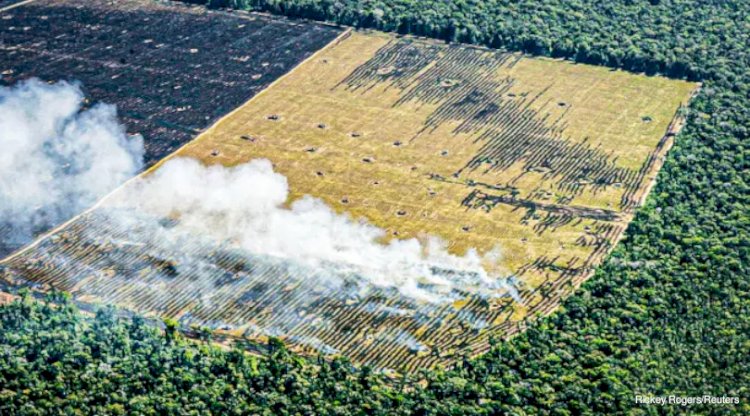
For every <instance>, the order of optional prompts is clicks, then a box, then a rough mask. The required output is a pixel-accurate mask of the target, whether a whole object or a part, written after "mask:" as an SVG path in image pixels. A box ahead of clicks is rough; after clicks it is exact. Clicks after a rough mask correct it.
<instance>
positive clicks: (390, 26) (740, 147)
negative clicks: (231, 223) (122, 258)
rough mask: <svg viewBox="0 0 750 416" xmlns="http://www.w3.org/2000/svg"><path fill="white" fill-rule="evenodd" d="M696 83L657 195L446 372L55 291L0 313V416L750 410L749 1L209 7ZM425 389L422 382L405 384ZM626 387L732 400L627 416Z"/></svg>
mask: <svg viewBox="0 0 750 416" xmlns="http://www.w3.org/2000/svg"><path fill="white" fill-rule="evenodd" d="M211 4H212V5H213V6H229V7H234V8H251V9H256V10H263V11H270V12H273V13H280V14H286V15H290V16H296V17H307V18H313V19H319V20H329V21H333V22H337V23H342V24H351V25H356V26H365V27H373V28H379V29H384V30H392V31H400V32H410V33H415V34H420V35H427V36H435V37H439V38H443V39H447V40H458V41H466V42H475V43H480V44H485V45H489V46H493V47H502V48H507V49H510V50H522V51H525V52H529V53H533V54H540V55H549V56H557V57H565V58H568V59H573V60H576V61H579V62H587V63H597V64H603V65H609V66H613V67H621V68H626V69H630V70H636V71H641V70H643V71H647V72H662V73H666V74H669V75H672V76H684V77H688V78H690V79H697V80H701V81H703V82H704V85H703V88H702V92H701V93H700V95H699V96H698V97H697V98H696V99H695V100H694V101H693V102H692V105H691V106H690V109H689V111H688V112H689V114H688V124H687V126H686V127H685V129H684V130H683V132H682V133H681V134H680V135H679V137H678V138H677V141H676V145H675V146H674V148H673V149H672V150H671V152H670V154H669V157H668V159H667V161H666V164H665V166H664V168H663V169H662V171H661V172H660V174H659V181H658V184H657V186H656V187H655V188H654V190H653V191H652V193H651V195H650V197H649V199H648V202H647V205H646V206H645V207H643V208H642V209H641V210H640V211H639V213H638V215H637V217H636V219H635V220H634V222H633V223H632V224H631V226H630V228H629V229H628V232H627V235H626V237H625V239H624V240H623V241H622V242H621V243H620V244H619V245H618V247H617V248H616V249H615V251H614V253H613V254H612V255H611V256H610V258H609V259H608V261H607V262H606V263H605V265H603V266H602V267H601V268H600V269H599V270H598V271H597V273H596V275H595V276H594V277H593V278H592V279H590V280H589V281H588V282H586V283H585V284H584V285H583V287H582V288H581V289H580V290H579V291H578V292H577V293H576V294H575V295H574V296H572V297H570V298H568V299H567V300H566V301H565V302H564V304H563V307H562V308H561V310H559V311H558V312H556V313H555V314H553V315H552V316H550V317H548V318H544V319H541V320H539V321H536V322H535V323H533V324H532V325H531V327H530V329H529V330H528V331H526V332H525V333H523V334H521V335H518V336H516V337H515V338H513V339H512V340H510V341H507V342H498V343H497V344H496V345H495V347H494V348H493V349H492V351H491V352H490V353H488V354H487V355H485V356H483V357H480V358H478V359H474V360H469V359H466V360H464V361H463V362H462V363H461V364H460V365H459V366H458V367H457V368H455V369H451V370H444V371H430V372H423V373H420V374H412V375H409V376H408V377H406V378H404V379H400V380H396V381H392V380H390V381H389V380H385V379H384V378H383V377H382V376H379V375H377V374H374V373H373V372H372V371H370V370H368V369H366V368H365V369H360V370H354V369H353V368H352V367H351V366H350V365H348V364H347V362H346V361H345V360H336V361H334V362H332V363H326V362H323V361H312V362H308V361H306V360H303V359H301V358H299V357H295V356H293V355H291V354H290V353H288V352H287V351H285V350H284V349H283V347H282V346H281V345H279V344H278V343H277V342H274V343H273V345H272V346H271V349H272V350H273V351H274V352H273V353H272V354H271V356H270V357H269V358H252V357H249V356H246V355H243V354H241V353H239V352H237V351H224V350H220V349H218V348H216V347H211V346H209V345H206V344H203V345H200V344H195V343H191V342H186V341H184V340H181V339H179V337H178V336H177V335H176V334H175V332H174V331H173V330H171V329H170V328H171V327H168V328H167V330H166V332H165V333H163V334H162V333H159V332H157V330H156V329H153V328H152V327H151V326H149V325H146V324H144V322H143V321H142V320H141V319H138V318H136V319H134V320H131V319H126V318H118V317H117V315H116V314H114V313H113V312H112V311H111V310H103V311H100V312H99V313H98V314H97V315H96V317H84V316H82V315H81V314H80V313H78V312H76V311H75V308H74V307H73V306H72V305H71V304H70V303H69V302H67V301H65V300H64V299H61V297H60V296H56V299H55V300H56V301H58V302H60V301H61V302H62V306H59V307H57V308H50V307H49V306H46V305H45V304H41V303H38V302H34V301H32V300H30V299H27V300H25V301H23V302H16V303H14V304H12V305H8V306H3V307H1V308H0V414H3V415H4V414H11V415H12V414H47V413H49V412H51V411H52V409H54V413H59V414H76V412H77V413H78V414H107V413H109V414H118V413H136V414H163V413H173V414H204V413H213V414H252V413H258V414H269V415H284V414H309V415H315V414H341V415H344V414H404V415H407V414H409V415H411V414H414V415H426V414H449V415H464V414H498V413H500V414H502V413H508V414H517V415H547V414H549V415H576V414H627V415H647V414H727V415H735V414H750V141H749V140H750V139H749V138H748V129H749V128H750V2H744V1H731V0H661V1H659V0H649V1H647V0H599V1H595V0H567V1H566V0H537V1H533V0H520V1H511V0H490V1H479V0H420V1H416V0H374V1H362V0H359V1H355V0H335V1H334V0H287V1H281V0H229V1H226V0H212V1H211ZM417 381H419V382H417ZM635 394H653V395H669V394H675V395H687V396H701V395H704V394H711V395H715V396H722V395H727V396H739V397H740V398H741V403H740V405H737V406H732V405H727V406H712V407H705V406H692V407H690V408H689V409H685V408H680V407H670V406H664V407H660V406H648V407H646V406H638V405H636V404H635V402H634V396H635Z"/></svg>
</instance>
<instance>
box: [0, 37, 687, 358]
mask: <svg viewBox="0 0 750 416" xmlns="http://www.w3.org/2000/svg"><path fill="white" fill-rule="evenodd" d="M695 89H696V85H695V84H692V83H687V82H683V81H674V80H669V79H666V78H661V77H645V76H639V75H635V74H630V73H625V72H621V71H611V70H608V69H605V68H599V67H591V66H586V65H574V64H571V63H568V62H563V61H556V60H549V59H531V58H528V57H524V56H522V55H518V54H508V53H503V52H499V51H493V50H487V49H482V48H474V47H467V46H462V45H444V44H440V43H437V42H432V41H425V40H420V39H414V38H410V37H394V36H391V35H385V34H379V33H369V32H351V33H348V34H346V35H345V36H342V37H341V38H339V39H337V40H335V41H334V42H332V43H331V44H329V45H328V46H327V47H325V48H324V49H322V50H321V51H319V52H318V53H317V54H316V55H314V56H313V57H312V58H311V59H309V60H307V61H306V62H305V63H303V64H302V65H300V66H299V67H297V68H296V69H295V70H294V71H292V72H291V73H289V74H287V75H286V76H285V77H283V78H282V79H280V80H279V82H277V83H275V84H274V85H273V86H271V87H270V88H268V89H267V90H265V91H264V92H263V93H262V94H259V95H257V96H256V97H254V98H253V99H252V100H251V101H249V102H248V103H247V104H245V105H243V106H242V107H241V108H239V109H237V110H236V111H234V112H232V113H231V114H230V115H228V116H227V117H225V118H223V119H221V120H220V121H219V122H218V123H217V124H215V125H214V126H213V127H211V128H210V129H209V130H207V131H206V132H205V133H204V134H202V135H201V136H199V137H198V138H197V139H196V140H194V141H192V142H191V143H189V144H188V145H187V146H185V147H184V148H182V149H181V150H180V151H178V152H177V153H176V154H175V156H181V157H191V158H196V159H198V160H201V161H203V162H204V163H206V164H222V165H225V166H235V165H238V164H242V163H244V162H248V161H250V160H253V159H256V158H266V159H269V160H271V161H272V162H273V163H274V167H275V169H276V170H277V171H278V172H280V173H282V174H283V175H285V176H286V177H287V178H288V181H289V187H290V191H291V198H290V199H292V200H293V199H297V198H299V197H301V196H303V195H312V196H315V197H317V198H320V199H321V200H323V201H324V202H325V203H326V204H328V205H329V206H331V207H333V208H334V209H335V210H336V211H337V212H339V213H346V214H348V215H351V216H352V217H354V218H364V219H366V220H368V221H369V222H370V223H372V224H374V225H376V226H378V227H381V228H383V229H385V230H387V232H388V238H390V239H404V238H411V237H415V238H418V239H424V238H426V237H427V236H437V237H439V238H441V239H442V240H443V241H445V242H447V244H448V247H449V249H450V250H451V252H453V253H456V254H463V253H465V252H466V251H467V250H468V249H472V248H473V249H477V250H479V251H480V252H482V253H486V252H490V251H492V250H493V248H495V247H498V246H499V248H500V250H501V255H502V256H501V258H500V260H499V261H498V262H497V263H496V264H494V265H493V267H491V268H490V270H489V271H490V272H491V273H492V274H493V275H494V276H497V277H498V282H500V280H501V278H502V284H501V285H498V287H497V288H496V293H495V295H494V296H485V295H478V294H476V293H472V292H471V291H461V290H460V289H456V290H455V292H456V293H455V294H457V295H459V296H460V297H461V299H460V300H457V301H455V302H452V303H448V304H434V303H424V302H419V301H416V300H414V299H410V298H408V297H405V296H403V295H401V294H400V293H399V292H398V291H394V290H391V289H390V288H387V287H386V288H383V287H376V288H371V289H370V290H368V291H366V292H362V291H357V290H353V289H355V288H356V287H357V277H356V276H349V278H350V281H349V282H345V284H343V285H337V286H332V285H329V284H328V282H329V280H327V279H326V276H318V274H320V271H319V270H314V269H309V268H305V267H300V266H299V265H295V264H290V263H289V262H285V261H280V260H279V259H276V258H272V257H264V256H257V255H254V254H252V253H247V252H243V251H242V250H239V249H238V248H237V247H236V246H235V245H234V244H233V243H232V241H223V242H212V241H206V240H205V239H199V238H196V239H193V240H189V241H186V242H185V243H184V244H180V245H179V246H178V249H176V248H175V247H166V246H160V245H159V244H158V242H156V241H155V240H154V238H155V237H154V236H153V235H152V233H151V232H150V230H151V228H150V227H148V226H146V225H145V224H149V223H158V224H160V227H161V228H160V229H164V230H166V229H169V228H171V227H174V226H175V223H176V222H177V223H178V222H179V219H175V218H154V217H151V216H149V214H148V213H147V212H144V213H139V215H141V216H140V217H138V218H137V219H136V220H134V221H129V222H127V223H123V222H121V221H118V220H117V219H118V218H119V216H120V213H119V212H118V209H119V208H117V206H116V205H115V204H113V203H111V201H114V200H117V198H118V194H120V195H127V194H126V192H127V189H121V190H120V191H119V192H118V193H116V194H115V195H113V196H112V199H111V200H110V201H105V203H104V204H103V205H102V206H100V207H99V208H97V209H96V210H93V211H91V212H88V213H86V214H84V215H82V216H80V217H79V218H77V219H76V220H75V221H73V222H72V223H71V224H69V225H68V226H66V227H65V228H63V229H61V230H59V231H58V232H56V233H54V234H53V235H52V236H50V237H48V238H45V239H44V240H42V241H39V242H38V244H36V245H35V246H32V247H31V248H29V249H27V250H24V251H22V252H21V253H19V254H18V255H16V256H13V257H11V258H9V259H7V260H6V261H5V262H4V263H3V266H4V272H3V273H2V276H3V277H4V280H5V281H6V282H7V283H9V284H12V285H31V286H33V287H37V288H39V289H40V290H47V289H48V288H50V287H56V288H59V289H63V290H67V291H70V292H72V293H73V295H74V296H75V298H76V299H77V300H79V301H81V302H111V303H115V304H117V305H120V306H123V307H127V308H130V309H132V310H135V311H137V312H141V313H145V314H153V315H155V316H163V317H173V318H177V319H179V320H180V322H181V323H183V324H185V325H203V326H208V327H211V328H214V329H216V330H217V331H218V332H219V333H222V334H224V335H226V336H230V337H246V338H251V339H264V338H265V337H267V336H280V337H282V338H283V339H285V340H286V341H287V342H289V343H290V344H291V345H292V346H293V347H294V348H295V349H297V350H299V351H300V352H304V353H321V352H322V353H326V354H343V355H346V356H348V357H350V358H351V359H352V360H354V361H355V362H357V363H368V364H372V365H374V366H376V367H379V368H390V369H397V370H414V369H419V368H425V367H432V366H434V365H437V364H446V365H450V364H451V363H453V362H455V360H456V359H457V358H458V357H460V356H461V355H462V354H464V353H467V354H470V355H474V354H479V353H482V352H484V351H486V350H487V349H488V347H489V339H490V337H491V336H501V337H504V336H509V335H511V334H513V333H515V332H517V331H519V330H522V329H523V328H524V327H525V325H526V322H527V321H528V320H529V319H532V318H534V317H536V316H539V315H543V314H547V313H549V312H551V311H552V310H554V308H555V307H556V306H557V305H559V302H560V300H561V299H562V298H563V297H565V296H567V295H568V294H570V293H571V292H572V290H574V288H575V287H577V285H579V284H580V283H581V282H583V281H584V280H585V279H586V278H587V277H589V276H590V275H591V273H592V272H593V270H594V268H595V267H596V266H597V265H598V264H599V263H600V262H601V260H602V259H603V257H604V256H605V255H606V254H607V253H608V252H609V251H610V250H611V249H612V247H613V246H614V245H615V244H616V243H617V241H618V239H619V237H620V235H621V234H622V233H623V231H624V230H625V228H626V227H627V225H628V223H629V221H630V220H631V218H632V215H633V213H634V210H635V209H636V208H637V207H638V206H639V205H640V204H641V203H642V201H643V199H644V197H645V195H646V194H647V192H648V189H649V187H650V184H651V183H652V181H653V180H654V178H655V175H656V173H657V171H658V169H659V167H660V165H661V161H662V159H663V157H664V155H665V153H666V152H667V150H668V149H669V147H670V145H671V142H672V140H673V137H674V135H675V134H676V133H677V131H678V130H679V128H680V126H681V119H680V118H679V117H675V113H676V112H677V111H678V109H679V108H680V107H681V106H682V105H684V104H686V103H687V100H688V99H689V97H690V96H691V94H692V93H693V91H694V90H695ZM160 166H161V165H157V166H155V168H154V170H155V171H158V169H159V168H160ZM154 170H152V171H154ZM149 174H150V172H147V174H146V175H149ZM126 188H127V186H126ZM458 272H460V271H458ZM445 273H446V274H447V275H450V274H451V273H457V271H451V270H446V271H445ZM349 289H352V290H349ZM428 290H429V288H428Z"/></svg>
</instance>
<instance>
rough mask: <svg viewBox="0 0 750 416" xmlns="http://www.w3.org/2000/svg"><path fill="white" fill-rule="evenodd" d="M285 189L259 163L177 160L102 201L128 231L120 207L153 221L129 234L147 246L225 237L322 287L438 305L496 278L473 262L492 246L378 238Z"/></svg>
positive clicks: (483, 260)
mask: <svg viewBox="0 0 750 416" xmlns="http://www.w3.org/2000/svg"><path fill="white" fill-rule="evenodd" d="M288 196H289V187H288V184H287V180H286V178H285V177H284V176H283V175H281V174H279V173H276V172H274V171H273V168H272V165H271V163H270V162H269V161H268V160H262V159H259V160H253V161H251V162H249V163H246V164H242V165H239V166H236V167H232V168H226V167H223V166H219V165H214V166H204V165H202V164H201V163H200V162H198V161H196V160H193V159H184V158H178V159H173V160H170V161H168V162H167V163H165V164H164V165H163V166H162V167H160V168H159V169H158V170H157V171H156V172H155V173H154V174H152V175H150V176H147V177H145V178H143V179H141V180H139V181H138V182H135V183H133V186H129V187H128V192H125V193H121V194H119V195H118V197H117V199H116V200H115V201H111V202H110V203H109V204H108V206H110V207H112V206H113V205H114V206H117V207H119V208H125V210H120V209H118V210H117V211H119V212H120V213H121V214H119V216H120V217H121V218H120V219H121V221H125V222H128V223H131V225H130V226H129V227H130V228H131V229H132V228H133V227H132V221H133V218H132V217H130V216H128V215H126V217H127V218H122V216H123V215H122V213H127V212H137V213H138V214H139V217H140V216H141V215H142V214H144V213H148V214H149V215H150V216H153V218H159V219H162V221H159V222H157V221H153V222H152V225H151V226H152V227H153V226H155V227H157V228H158V229H154V230H150V231H149V232H147V233H143V232H139V233H138V234H139V235H140V236H141V237H140V238H142V236H143V235H144V234H147V235H152V236H158V238H153V239H151V238H149V242H148V244H149V245H151V244H154V245H159V246H162V247H161V248H164V249H166V250H168V251H171V252H174V251H175V250H174V247H165V246H166V245H170V246H175V245H180V244H184V241H185V235H195V236H201V237H208V238H210V239H211V240H213V241H218V242H222V243H225V242H230V243H231V244H232V245H236V246H239V247H241V248H242V249H244V250H246V251H247V252H248V253H251V254H253V255H260V256H270V257H272V258H276V259H283V260H285V261H288V262H290V263H291V264H294V265H297V266H300V267H302V268H304V269H307V270H310V273H309V274H308V276H309V277H310V278H315V279H321V280H323V281H324V282H322V283H325V284H326V285H328V286H331V285H333V286H334V287H336V286H340V285H343V283H344V280H346V282H347V284H351V283H352V281H353V282H355V284H356V286H357V287H359V288H362V289H366V288H368V287H380V288H391V289H393V288H395V289H397V290H398V291H399V292H400V293H401V294H402V295H404V296H407V297H410V298H413V299H419V300H423V301H429V302H439V301H446V300H449V299H451V298H452V297H453V296H454V295H455V294H452V293H453V290H454V289H459V290H462V291H470V292H475V293H479V292H483V291H486V290H490V289H494V288H496V287H497V285H498V284H499V282H498V280H499V279H497V278H493V277H490V276H488V274H487V273H486V272H485V268H484V267H483V265H484V264H487V263H496V261H497V256H498V253H497V252H496V251H495V252H492V253H491V254H489V255H486V256H484V257H482V256H480V255H479V254H478V253H477V252H476V251H474V250H470V251H469V252H468V253H467V254H466V255H464V256H456V255H452V254H450V253H448V251H447V250H446V248H445V246H444V244H443V243H442V242H441V241H440V240H438V239H436V238H431V239H429V240H428V241H427V242H425V243H421V242H420V241H418V240H417V239H409V240H392V241H390V242H389V243H386V244H384V243H382V239H383V238H384V237H385V234H386V232H385V230H383V229H380V228H378V227H375V226H373V225H371V224H369V223H366V222H364V221H361V220H355V219H352V218H351V217H349V216H348V215H341V214H337V213H336V212H334V211H333V210H332V209H331V208H330V207H329V206H327V205H326V204H325V203H324V202H323V201H321V200H319V199H316V198H313V197H310V196H304V197H302V198H300V199H298V200H296V201H294V202H292V203H291V205H290V206H288V207H287V206H286V202H287V199H288ZM141 218H142V217H141ZM166 218H169V219H170V221H163V219H166ZM142 224H143V222H142V220H141V225H139V227H140V228H143V225H142ZM308 283H309V282H308Z"/></svg>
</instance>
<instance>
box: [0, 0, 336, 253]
mask: <svg viewBox="0 0 750 416" xmlns="http://www.w3.org/2000/svg"><path fill="white" fill-rule="evenodd" d="M4 4H5V3H3V2H0V8H2V7H3V5H4ZM14 4H15V3H14ZM340 32H341V29H338V28H335V27H330V26H325V25H316V24H310V23H298V22H297V23H295V22H290V21H287V20H285V19H281V18H272V17H267V16H260V15H250V14H239V13H237V14H230V13H225V12H214V11H208V10H206V9H205V8H204V7H189V6H186V5H183V4H179V3H167V2H155V1H149V0H123V1H117V2H111V1H104V0H91V1H85V2H79V1H71V0H54V1H52V0H35V1H33V2H31V3H27V4H23V5H21V6H19V7H16V8H13V9H10V10H7V11H5V12H0V73H1V74H2V75H1V76H0V85H12V84H14V83H15V82H17V81H18V80H22V79H26V78H30V77H38V78H41V79H43V80H45V81H50V82H55V81H59V80H70V81H76V82H80V83H81V84H82V86H83V89H84V92H85V94H86V96H87V99H89V100H90V104H92V105H93V104H94V103H96V102H98V101H102V102H105V103H108V104H115V105H116V106H117V109H118V112H119V115H120V119H121V120H122V122H123V123H124V124H125V125H126V127H127V130H128V132H129V133H131V134H135V133H138V134H141V135H142V136H143V137H144V141H145V147H146V154H145V162H146V166H150V165H152V164H153V163H155V162H157V161H158V160H161V159H162V158H163V157H165V156H167V155H168V154H170V153H172V152H174V151H175V150H176V149H177V148H178V147H180V146H181V145H183V144H184V143H186V142H188V141H189V140H191V139H193V138H194V137H195V136H196V135H197V134H198V133H199V132H200V131H202V130H203V129H205V128H206V127H208V126H210V125H211V124H212V123H213V122H214V121H215V120H216V119H217V118H218V117H220V116H222V115H224V114H226V113H228V112H229V111H231V110H232V109H234V108H236V107H237V106H239V105H241V104H242V103H244V102H245V101H247V100H248V99H249V98H250V97H252V96H253V95H254V94H255V93H257V92H258V91H261V90H263V89H264V88H265V87H267V86H268V85H269V84H270V83H271V82H273V81H274V80H275V79H277V78H278V77H279V76H281V75H282V74H284V73H286V72H287V71H289V70H290V69H291V68H293V67H294V66H295V65H297V64H298V63H299V62H300V61H302V60H303V59H304V58H306V57H307V56H309V55H310V54H312V53H313V52H314V51H316V50H318V49H320V48H321V47H323V46H325V45H326V44H328V43H329V42H330V41H331V40H332V39H333V38H335V37H336V36H337V35H338V34H339V33H340ZM4 232H8V231H5V230H4V229H3V227H2V226H0V257H4V256H5V255H7V254H9V253H11V252H12V251H14V250H15V249H18V247H17V246H16V245H7V246H6V245H4V244H3V242H4V241H6V239H5V238H3V237H4Z"/></svg>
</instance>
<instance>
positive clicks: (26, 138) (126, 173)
mask: <svg viewBox="0 0 750 416" xmlns="http://www.w3.org/2000/svg"><path fill="white" fill-rule="evenodd" d="M83 98H84V96H83V93H82V92H81V89H80V88H79V87H78V86H77V85H73V84H70V83H67V82H58V83H56V84H47V83H44V82H42V81H40V80H37V79H31V80H28V81H23V82H20V83H18V84H16V85H15V86H12V87H0V256H2V254H3V251H6V253H5V254H7V251H9V250H10V249H13V248H17V247H19V246H21V245H23V244H25V243H28V242H29V241H30V240H31V238H32V237H33V236H34V234H36V233H39V232H42V231H45V230H46V229H48V228H50V227H51V226H54V225H56V224H58V223H60V222H62V221H65V220H66V219H68V218H69V217H71V216H73V215H75V214H77V213H78V212H80V211H82V210H83V209H85V208H87V207H88V206H90V205H92V204H93V203H94V202H95V201H96V200H97V199H99V198H100V197H102V196H103V195H104V194H106V193H107V192H109V191H111V190H112V189H114V188H115V187H116V186H118V185H119V184H121V183H122V182H124V181H125V180H126V179H128V178H130V177H131V176H133V175H134V174H135V173H137V172H138V171H139V170H140V169H141V167H142V164H143V162H142V161H143V152H144V150H143V140H142V138H141V137H140V136H134V137H128V135H127V134H126V132H125V129H124V127H123V126H122V125H120V124H119V123H118V121H117V114H116V110H115V107H114V106H111V105H103V104H97V105H95V106H94V107H92V108H90V109H83V107H82V105H83Z"/></svg>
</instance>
